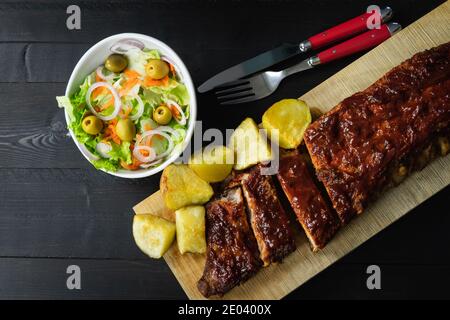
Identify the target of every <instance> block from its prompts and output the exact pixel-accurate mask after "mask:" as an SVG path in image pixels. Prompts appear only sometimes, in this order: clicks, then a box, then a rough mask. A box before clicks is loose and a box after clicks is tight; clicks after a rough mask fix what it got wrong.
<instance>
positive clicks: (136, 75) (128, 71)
mask: <svg viewBox="0 0 450 320" xmlns="http://www.w3.org/2000/svg"><path fill="white" fill-rule="evenodd" d="M123 74H124V75H125V76H126V77H127V78H128V79H136V78H139V77H140V76H141V75H140V74H139V72H137V71H134V70H131V69H125V71H124V72H123Z"/></svg>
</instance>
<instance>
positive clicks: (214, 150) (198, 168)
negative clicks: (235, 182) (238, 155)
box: [189, 146, 234, 182]
mask: <svg viewBox="0 0 450 320" xmlns="http://www.w3.org/2000/svg"><path fill="white" fill-rule="evenodd" d="M233 165H234V153H233V150H231V149H230V148H227V147H225V146H212V147H206V148H205V149H203V150H202V151H201V152H197V153H196V154H194V156H193V157H192V158H191V159H190V161H189V167H190V168H191V169H192V170H194V172H195V173H196V174H197V175H198V176H199V177H200V178H202V179H203V180H205V181H207V182H219V181H223V180H224V179H225V178H226V177H227V176H228V175H229V174H230V172H231V170H232V169H233Z"/></svg>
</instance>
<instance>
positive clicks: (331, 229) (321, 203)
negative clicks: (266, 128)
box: [277, 151, 340, 251]
mask: <svg viewBox="0 0 450 320" xmlns="http://www.w3.org/2000/svg"><path fill="white" fill-rule="evenodd" d="M277 178H278V181H279V182H280V185H281V187H282V189H283V191H284V193H285V194H286V196H287V198H288V200H289V202H290V204H291V207H292V209H293V210H294V213H295V215H296V216H297V219H298V221H299V222H300V224H301V226H302V227H303V230H305V233H306V236H307V237H308V239H309V242H310V243H311V248H312V250H313V251H317V250H319V249H322V248H323V247H324V246H325V245H326V244H327V242H328V241H329V240H330V239H331V238H332V237H333V235H334V234H335V233H336V231H337V230H338V229H339V227H340V221H339V218H338V216H337V215H336V213H335V212H334V211H332V210H330V208H329V207H328V205H327V203H326V202H325V200H324V198H323V197H322V195H321V194H320V191H319V189H318V188H317V186H316V184H315V183H314V181H313V178H312V176H311V174H310V173H309V170H308V167H307V163H306V160H305V159H304V158H303V156H302V155H300V153H299V152H298V151H290V152H287V153H285V154H283V155H282V156H281V159H280V167H279V170H278V174H277Z"/></svg>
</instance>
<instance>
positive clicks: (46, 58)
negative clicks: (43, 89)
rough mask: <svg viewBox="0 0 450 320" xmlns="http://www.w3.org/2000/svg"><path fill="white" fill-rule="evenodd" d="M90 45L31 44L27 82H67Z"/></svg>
mask: <svg viewBox="0 0 450 320" xmlns="http://www.w3.org/2000/svg"><path fill="white" fill-rule="evenodd" d="M90 47H91V45H89V44H59V43H58V44H52V43H31V44H29V45H28V50H27V55H26V59H25V66H26V69H27V71H28V72H27V82H67V81H68V80H69V77H70V74H71V73H72V70H73V68H74V67H75V65H76V64H77V62H78V60H80V58H81V56H82V55H83V54H84V53H85V52H86V51H87V50H88V49H89V48H90Z"/></svg>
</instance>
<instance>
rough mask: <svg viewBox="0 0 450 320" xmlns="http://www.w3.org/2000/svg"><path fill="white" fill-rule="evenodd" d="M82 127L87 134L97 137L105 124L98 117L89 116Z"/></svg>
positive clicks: (82, 123)
mask: <svg viewBox="0 0 450 320" xmlns="http://www.w3.org/2000/svg"><path fill="white" fill-rule="evenodd" d="M81 127H82V128H83V130H84V132H86V133H87V134H92V135H96V134H98V133H100V131H102V129H103V122H102V120H100V119H99V118H97V117H96V116H87V117H85V118H84V119H83V121H82V122H81Z"/></svg>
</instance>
